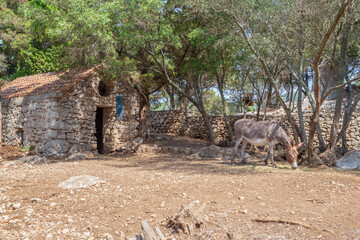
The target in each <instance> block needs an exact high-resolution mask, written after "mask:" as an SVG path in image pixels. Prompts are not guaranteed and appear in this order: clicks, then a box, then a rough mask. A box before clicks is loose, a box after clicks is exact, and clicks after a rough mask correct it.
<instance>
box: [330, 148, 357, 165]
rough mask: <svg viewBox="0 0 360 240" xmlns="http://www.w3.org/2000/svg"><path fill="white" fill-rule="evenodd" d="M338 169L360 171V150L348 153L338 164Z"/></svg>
mask: <svg viewBox="0 0 360 240" xmlns="http://www.w3.org/2000/svg"><path fill="white" fill-rule="evenodd" d="M336 167H338V168H340V169H343V170H351V169H360V150H352V151H349V152H347V153H346V154H345V155H344V156H343V157H342V158H340V159H339V160H338V161H337V162H336Z"/></svg>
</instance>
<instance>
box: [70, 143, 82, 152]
mask: <svg viewBox="0 0 360 240" xmlns="http://www.w3.org/2000/svg"><path fill="white" fill-rule="evenodd" d="M82 151H83V149H82V147H81V146H80V145H78V144H74V145H72V146H71V148H70V149H69V151H68V154H73V153H79V152H82Z"/></svg>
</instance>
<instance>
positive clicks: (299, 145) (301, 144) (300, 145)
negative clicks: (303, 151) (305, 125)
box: [296, 142, 305, 149]
mask: <svg viewBox="0 0 360 240" xmlns="http://www.w3.org/2000/svg"><path fill="white" fill-rule="evenodd" d="M304 144H305V143H304V142H301V143H299V144H298V145H296V149H299V148H301V147H302V146H303V145H304Z"/></svg>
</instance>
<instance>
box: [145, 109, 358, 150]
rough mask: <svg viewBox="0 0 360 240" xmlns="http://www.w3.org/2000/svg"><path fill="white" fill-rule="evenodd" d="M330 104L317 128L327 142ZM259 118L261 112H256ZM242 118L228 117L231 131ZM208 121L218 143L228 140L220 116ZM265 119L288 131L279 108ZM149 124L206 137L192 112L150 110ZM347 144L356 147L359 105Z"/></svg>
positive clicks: (153, 129) (200, 121)
mask: <svg viewBox="0 0 360 240" xmlns="http://www.w3.org/2000/svg"><path fill="white" fill-rule="evenodd" d="M333 109H334V106H333V104H332V103H331V104H324V106H323V107H322V109H321V115H320V127H321V130H322V133H323V137H324V139H325V141H326V142H327V141H328V140H329V132H330V128H331V123H332V118H333V112H334V111H333ZM292 115H293V118H294V120H295V122H298V115H297V114H296V113H294V114H292ZM311 115H312V113H311V112H310V111H304V124H305V129H306V130H307V131H308V129H309V121H310V116H311ZM260 116H261V119H263V118H264V114H260ZM242 118H244V114H239V115H232V116H228V120H229V123H230V125H231V126H232V131H234V129H233V126H234V123H235V122H236V121H237V120H238V119H242ZM246 118H249V119H256V114H255V113H247V115H246ZM210 120H211V123H212V125H213V128H214V131H215V133H216V136H217V142H218V143H220V145H221V144H228V143H229V135H228V132H227V131H226V128H225V122H224V119H223V117H222V116H210ZM266 120H270V121H274V122H278V123H280V125H281V126H282V127H283V128H284V129H285V130H286V131H287V132H288V133H289V134H292V131H291V128H290V124H289V122H288V121H287V119H286V115H285V114H284V113H282V112H280V111H277V112H273V113H268V114H267V115H266ZM149 127H150V131H151V132H152V133H174V134H177V135H181V136H188V137H192V138H201V139H209V133H208V131H207V128H206V127H205V125H204V121H203V119H202V117H201V116H197V115H194V114H193V113H190V112H186V113H181V112H178V111H153V112H151V113H150V117H149ZM315 143H316V144H317V143H318V138H317V136H315ZM347 144H348V145H349V147H350V148H355V149H360V107H359V106H358V108H357V111H355V112H354V114H353V117H352V121H351V123H350V126H349V128H348V130H347Z"/></svg>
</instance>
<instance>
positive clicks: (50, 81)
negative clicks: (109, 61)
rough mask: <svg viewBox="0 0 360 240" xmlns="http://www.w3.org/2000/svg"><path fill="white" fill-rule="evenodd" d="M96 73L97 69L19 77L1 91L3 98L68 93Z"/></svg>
mask: <svg viewBox="0 0 360 240" xmlns="http://www.w3.org/2000/svg"><path fill="white" fill-rule="evenodd" d="M93 73H95V68H90V69H88V70H85V71H75V70H68V71H66V72H60V73H55V72H51V73H42V74H36V75H31V76H26V77H19V78H17V79H15V80H13V81H11V82H8V83H6V84H4V85H3V86H2V87H1V89H0V96H1V97H2V98H14V97H25V96H32V95H41V94H46V93H59V92H62V91H66V90H67V89H69V88H70V87H72V86H74V85H75V84H76V83H78V82H79V81H81V80H84V79H86V78H87V77H89V76H90V75H92V74H93Z"/></svg>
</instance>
